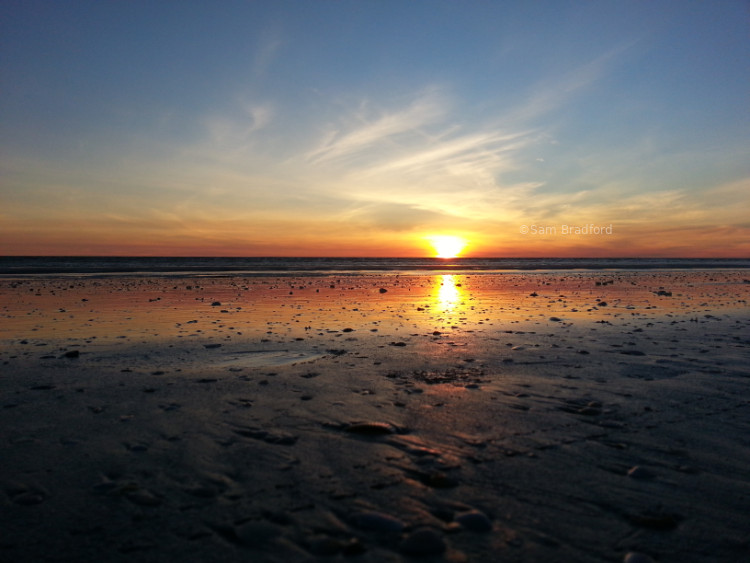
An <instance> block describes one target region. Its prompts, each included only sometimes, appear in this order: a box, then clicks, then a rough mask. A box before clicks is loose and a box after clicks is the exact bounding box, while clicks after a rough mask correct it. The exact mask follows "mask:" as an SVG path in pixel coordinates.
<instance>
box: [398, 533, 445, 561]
mask: <svg viewBox="0 0 750 563" xmlns="http://www.w3.org/2000/svg"><path fill="white" fill-rule="evenodd" d="M399 547H400V549H401V551H402V552H403V553H405V554H407V555H436V554H438V553H443V552H444V551H445V542H444V541H443V537H442V536H441V535H440V534H439V533H438V532H436V531H435V530H433V529H432V528H420V529H418V530H415V531H414V532H412V533H411V534H409V535H408V536H407V537H406V539H404V541H402V542H401V545H400V546H399Z"/></svg>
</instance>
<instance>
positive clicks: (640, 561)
mask: <svg viewBox="0 0 750 563" xmlns="http://www.w3.org/2000/svg"><path fill="white" fill-rule="evenodd" d="M622 561H623V563H654V560H653V559H651V558H650V557H649V556H648V555H646V554H645V553H638V552H637V551H631V552H630V553H628V554H626V555H625V558H624V559H623V560H622Z"/></svg>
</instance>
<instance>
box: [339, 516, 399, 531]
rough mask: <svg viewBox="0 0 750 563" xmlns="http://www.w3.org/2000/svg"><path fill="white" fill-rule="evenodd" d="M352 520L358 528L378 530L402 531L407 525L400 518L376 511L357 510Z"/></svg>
mask: <svg viewBox="0 0 750 563" xmlns="http://www.w3.org/2000/svg"><path fill="white" fill-rule="evenodd" d="M350 520H351V522H352V524H354V525H355V526H356V527H357V528H360V529H362V530H373V531H376V532H396V533H400V532H401V531H402V530H403V529H404V528H405V527H406V524H404V523H403V522H402V521H401V520H399V519H398V518H396V517H394V516H390V515H389V514H384V513H382V512H375V511H366V512H357V513H356V514H353V515H352V516H351V518H350Z"/></svg>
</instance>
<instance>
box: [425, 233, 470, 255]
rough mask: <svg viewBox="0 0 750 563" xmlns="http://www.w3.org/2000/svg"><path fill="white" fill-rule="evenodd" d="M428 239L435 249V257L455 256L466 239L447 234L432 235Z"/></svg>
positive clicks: (464, 244) (461, 248)
mask: <svg viewBox="0 0 750 563" xmlns="http://www.w3.org/2000/svg"><path fill="white" fill-rule="evenodd" d="M428 240H429V241H430V243H432V246H433V248H434V249H435V253H436V254H435V256H436V258H456V257H457V256H458V255H459V254H461V251H462V250H463V249H464V248H465V247H466V244H467V241H466V239H463V238H461V237H456V236H449V235H438V236H432V237H428Z"/></svg>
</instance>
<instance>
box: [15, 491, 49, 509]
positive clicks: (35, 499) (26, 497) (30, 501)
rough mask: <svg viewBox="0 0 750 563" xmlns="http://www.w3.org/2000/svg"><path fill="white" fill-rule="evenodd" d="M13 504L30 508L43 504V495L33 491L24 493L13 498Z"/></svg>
mask: <svg viewBox="0 0 750 563" xmlns="http://www.w3.org/2000/svg"><path fill="white" fill-rule="evenodd" d="M13 502H14V503H16V504H20V505H21V506H32V505H34V504H40V503H42V502H44V495H43V494H41V493H37V492H34V491H25V492H23V493H21V494H18V495H16V496H14V497H13Z"/></svg>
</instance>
